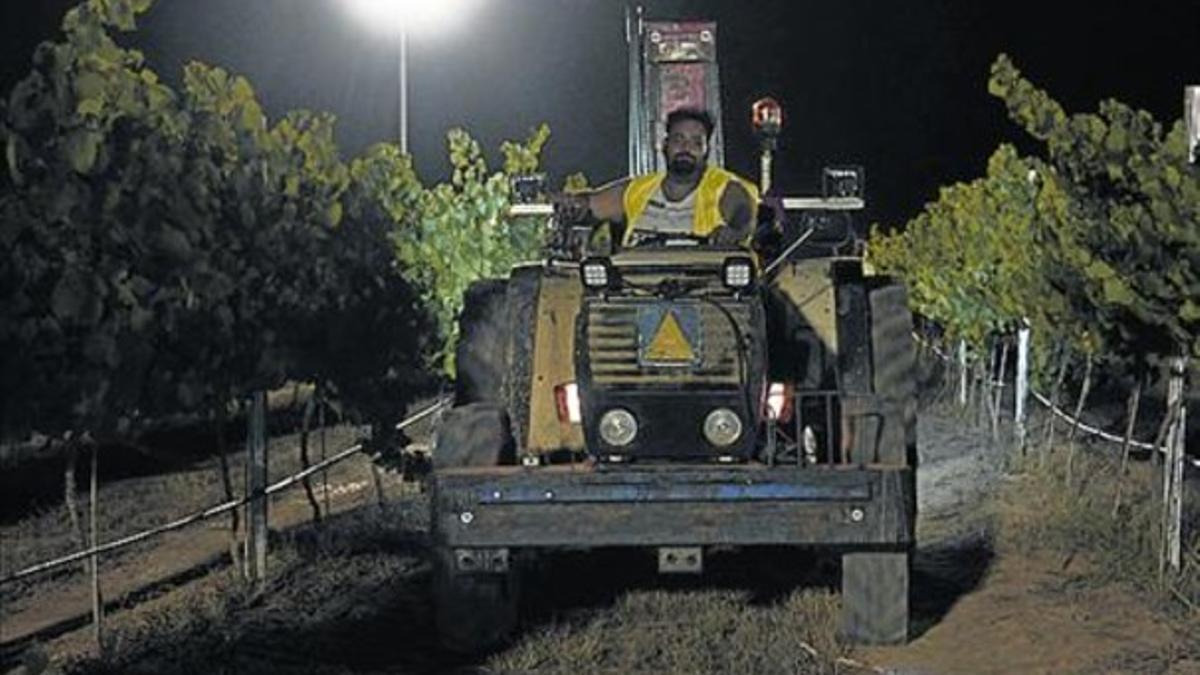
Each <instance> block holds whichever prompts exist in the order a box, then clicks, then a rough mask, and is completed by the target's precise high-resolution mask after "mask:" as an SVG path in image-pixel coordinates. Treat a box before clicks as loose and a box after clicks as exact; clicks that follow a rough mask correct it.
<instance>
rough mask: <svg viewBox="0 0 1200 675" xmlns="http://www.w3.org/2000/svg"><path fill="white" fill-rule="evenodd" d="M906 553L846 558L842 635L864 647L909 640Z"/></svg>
mask: <svg viewBox="0 0 1200 675" xmlns="http://www.w3.org/2000/svg"><path fill="white" fill-rule="evenodd" d="M911 557H912V554H911V553H910V552H909V551H907V550H905V551H885V552H855V553H845V554H843V555H842V634H843V635H844V636H845V637H846V638H847V639H849V640H851V641H853V642H857V643H860V644H873V645H884V644H903V643H904V642H905V641H906V640H908V612H909V571H910V567H911Z"/></svg>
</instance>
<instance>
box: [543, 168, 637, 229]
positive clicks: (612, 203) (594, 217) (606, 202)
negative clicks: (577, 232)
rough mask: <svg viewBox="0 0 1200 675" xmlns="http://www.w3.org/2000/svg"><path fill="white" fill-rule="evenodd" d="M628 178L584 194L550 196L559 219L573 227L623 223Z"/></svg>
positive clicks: (568, 193) (567, 193)
mask: <svg viewBox="0 0 1200 675" xmlns="http://www.w3.org/2000/svg"><path fill="white" fill-rule="evenodd" d="M628 184H629V179H628V178H622V179H620V180H615V181H613V182H611V183H609V184H607V185H604V186H601V187H598V188H596V189H595V190H587V191H584V192H564V193H560V194H555V195H551V196H550V201H551V203H553V204H554V206H555V208H556V209H558V213H559V217H560V218H562V219H563V220H565V221H566V222H568V223H571V224H573V225H590V224H593V223H603V222H609V223H613V224H621V223H624V222H625V186H627V185H628Z"/></svg>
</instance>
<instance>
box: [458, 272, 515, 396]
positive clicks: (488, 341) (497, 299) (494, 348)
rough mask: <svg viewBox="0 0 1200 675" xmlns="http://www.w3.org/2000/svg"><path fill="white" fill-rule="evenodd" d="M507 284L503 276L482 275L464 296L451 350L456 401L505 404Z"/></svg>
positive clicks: (507, 321) (507, 323) (507, 327)
mask: <svg viewBox="0 0 1200 675" xmlns="http://www.w3.org/2000/svg"><path fill="white" fill-rule="evenodd" d="M507 285H508V284H507V282H506V281H504V280H503V279H484V280H482V281H477V282H475V283H473V284H471V286H470V287H469V288H467V292H466V294H465V295H464V296H463V309H462V314H461V315H459V319H458V326H459V329H458V345H457V347H456V349H455V352H454V361H455V369H456V370H457V376H456V377H455V380H454V403H455V405H466V404H468V403H493V404H497V405H504V380H505V376H506V374H507V372H508V329H509V315H508V301H507Z"/></svg>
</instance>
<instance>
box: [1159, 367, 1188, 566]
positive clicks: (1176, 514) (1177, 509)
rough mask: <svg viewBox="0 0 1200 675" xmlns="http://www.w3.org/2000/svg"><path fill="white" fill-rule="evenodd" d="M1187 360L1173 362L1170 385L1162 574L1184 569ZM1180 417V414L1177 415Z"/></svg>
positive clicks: (1164, 486) (1168, 393)
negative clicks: (1185, 389)
mask: <svg viewBox="0 0 1200 675" xmlns="http://www.w3.org/2000/svg"><path fill="white" fill-rule="evenodd" d="M1186 364H1187V357H1184V356H1177V357H1175V358H1172V359H1171V366H1170V367H1171V379H1170V380H1169V381H1168V383H1167V414H1168V415H1172V416H1173V417H1174V419H1175V421H1174V423H1173V424H1172V425H1171V430H1170V431H1169V432H1168V433H1167V442H1166V454H1167V456H1166V459H1165V461H1164V462H1163V553H1162V561H1161V564H1160V572H1168V571H1169V572H1171V573H1172V574H1178V573H1179V571H1180V570H1181V569H1182V568H1183V490H1184V485H1183V472H1184V466H1183V460H1184V449H1183V440H1184V437H1185V436H1186V434H1187V429H1186V426H1187V406H1186V405H1185V403H1184V401H1185V399H1184V375H1185V371H1186ZM1173 413H1177V414H1173Z"/></svg>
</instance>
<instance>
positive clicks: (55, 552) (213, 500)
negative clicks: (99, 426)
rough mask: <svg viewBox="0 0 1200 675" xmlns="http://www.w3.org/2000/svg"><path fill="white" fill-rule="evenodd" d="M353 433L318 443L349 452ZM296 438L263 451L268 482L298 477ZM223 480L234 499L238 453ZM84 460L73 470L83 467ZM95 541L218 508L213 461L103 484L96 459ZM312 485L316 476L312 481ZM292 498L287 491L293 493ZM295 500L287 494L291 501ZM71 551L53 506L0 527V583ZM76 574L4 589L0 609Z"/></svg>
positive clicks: (333, 434)
mask: <svg viewBox="0 0 1200 675" xmlns="http://www.w3.org/2000/svg"><path fill="white" fill-rule="evenodd" d="M356 433H357V430H356V429H354V428H351V427H335V428H332V429H330V431H329V432H328V434H327V437H326V446H327V448H328V450H329V452H331V453H332V452H333V451H335V450H339V449H341V448H342V447H344V446H345V445H349V444H350V443H351V442H352V440H353V439H354V438H355V437H356ZM298 442H299V441H298V436H297V435H294V434H293V435H287V436H280V437H276V438H272V439H271V440H270V444H269V450H270V453H271V454H270V457H271V466H270V474H271V480H278V479H280V478H282V477H284V476H286V475H289V474H291V473H294V472H295V471H297V470H299V467H300V462H299V456H298V452H297V451H296V448H297V445H298ZM311 445H312V441H310V458H313V459H314V460H315V457H316V451H315V449H311ZM229 462H230V473H231V478H232V479H233V489H234V493H235V494H239V495H240V494H241V491H242V470H241V463H242V459H241V453H231V454H230V455H229ZM86 463H87V461H86V455H85V456H84V458H83V459H81V462H80V464H81V465H86ZM352 473H355V470H353V469H351V468H350V467H348V466H347V465H346V464H343V465H340V466H335V467H334V468H333V469H331V471H330V480H331V481H333V482H336V481H338V480H341V479H344V478H345V477H346V476H348V475H351V474H352ZM100 476H101V478H102V484H101V486H100V497H99V509H98V515H99V538H100V541H102V542H103V541H111V540H114V539H117V538H119V537H123V536H127V535H130V534H134V533H136V532H140V531H143V530H146V529H150V528H152V527H155V526H158V525H161V524H162V523H164V522H167V521H169V520H171V519H173V518H177V517H180V516H183V515H186V514H189V513H193V512H195V511H199V510H201V509H203V508H206V507H209V506H212V505H214V504H217V503H220V502H222V501H224V499H225V495H224V491H223V489H222V487H221V481H220V474H219V473H218V469H217V463H216V461H215V460H208V461H204V462H201V463H199V464H196V465H194V466H192V467H189V468H186V469H181V470H176V471H171V472H168V473H162V474H157V475H153V476H142V477H134V478H125V479H121V480H117V481H112V482H108V483H103V476H104V458H103V456H102V457H101V458H100ZM317 480H318V482H319V480H320V478H319V476H318V478H317ZM294 490H295V489H294ZM292 494H295V492H294V491H293V492H289V494H288V495H285V497H286V496H291V495H292ZM87 499H88V497H87V493H86V492H82V493H80V495H79V504H80V509H81V513H80V517H81V518H83V519H84V521H83V522H84V528H85V530H86V527H87V524H86V516H87ZM210 522H211V525H212V526H217V527H219V526H222V525H224V524H225V523H226V522H227V521H226V520H225V519H224V518H220V519H218V520H216V521H210ZM155 545H156V542H155V541H154V540H149V541H146V542H142V543H140V544H136V545H134V546H131V547H127V548H125V549H122V550H120V551H117V552H114V553H112V554H110V555H108V556H106V557H105V559H104V561H105V562H106V563H111V562H114V561H122V560H137V559H138V558H139V557H142V556H145V555H146V554H147V552H148V551H150V550H151V549H153V548H154V546H155ZM78 549H79V543H78V542H77V541H76V539H75V537H74V535H73V534H72V532H71V526H70V520H69V518H68V515H67V509H66V506H65V505H63V504H62V503H59V504H57V505H55V506H53V507H49V508H44V509H41V510H39V511H37V512H35V513H32V514H30V515H29V516H28V517H25V518H23V519H21V520H19V521H16V522H14V523H12V524H9V525H4V526H0V575H7V574H10V573H12V572H15V571H17V570H19V569H22V568H24V567H26V566H29V565H33V564H36V563H39V562H42V561H44V560H49V559H52V558H55V557H57V556H61V555H65V554H68V553H73V552H74V551H76V550H78ZM79 575H80V567H79V566H68V567H65V568H60V570H59V571H57V572H52V573H50V574H49V575H41V576H37V577H34V578H32V579H30V580H29V581H21V582H17V583H14V584H10V585H8V586H5V587H4V588H3V589H2V590H0V605H2V604H4V602H5V601H9V600H13V599H16V598H19V597H25V596H27V595H29V594H31V593H35V592H37V591H39V590H42V589H44V588H45V585H46V584H47V583H54V582H67V581H69V580H70V579H72V578H76V577H79Z"/></svg>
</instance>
